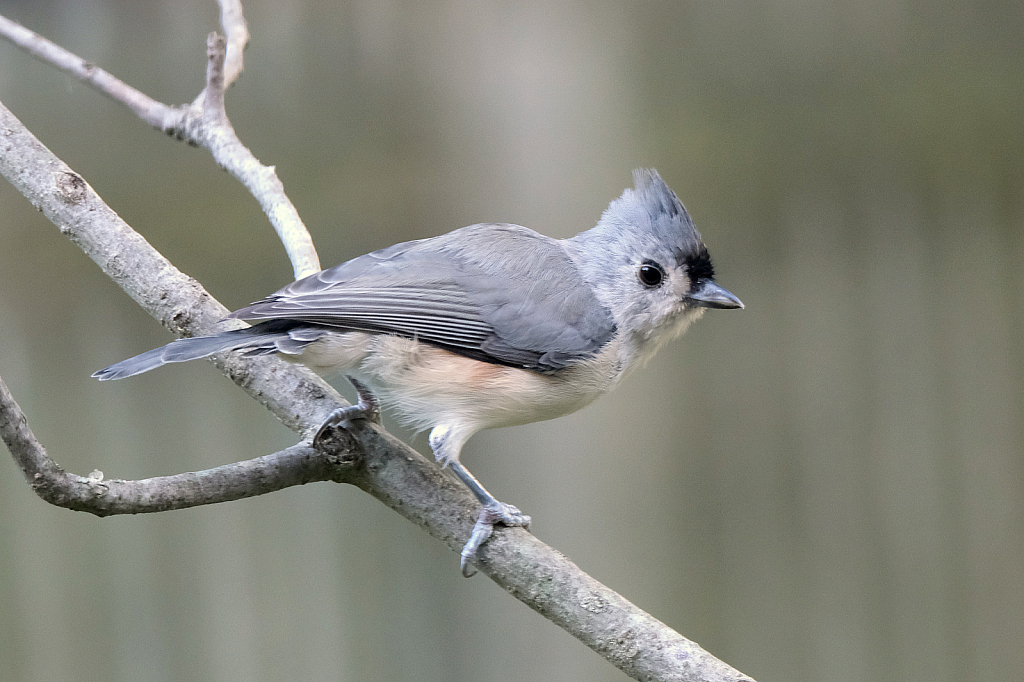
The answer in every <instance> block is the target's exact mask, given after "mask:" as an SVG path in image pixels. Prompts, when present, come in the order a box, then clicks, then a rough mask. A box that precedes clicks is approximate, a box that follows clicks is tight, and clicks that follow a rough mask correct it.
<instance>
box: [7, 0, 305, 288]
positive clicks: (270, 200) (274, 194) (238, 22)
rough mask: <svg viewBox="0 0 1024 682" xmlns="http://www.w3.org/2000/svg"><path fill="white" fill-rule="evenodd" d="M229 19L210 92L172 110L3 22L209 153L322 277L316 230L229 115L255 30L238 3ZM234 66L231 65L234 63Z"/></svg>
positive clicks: (52, 59) (301, 268) (212, 48)
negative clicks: (227, 96)
mask: <svg viewBox="0 0 1024 682" xmlns="http://www.w3.org/2000/svg"><path fill="white" fill-rule="evenodd" d="M220 6H221V19H222V21H223V22H225V23H224V28H225V31H226V32H227V34H228V36H229V37H230V42H229V41H228V40H226V39H225V38H223V37H221V36H217V35H216V34H210V36H209V37H208V39H207V72H206V73H207V76H206V78H207V81H206V88H204V90H203V92H201V93H200V94H199V96H198V97H197V98H196V99H195V101H193V102H192V103H191V104H189V105H182V106H180V107H171V106H168V105H167V104H163V103H161V102H158V101H156V100H154V99H152V98H151V97H149V96H148V95H145V94H143V93H141V92H139V91H138V90H136V89H135V88H133V87H131V86H130V85H128V84H127V83H125V82H124V81H121V80H119V79H118V78H115V77H114V76H112V75H111V74H109V73H107V72H106V71H104V70H103V69H101V68H99V67H97V66H95V65H94V64H90V63H89V62H87V61H85V60H84V59H82V58H81V57H78V56H77V55H75V54H72V53H71V52H69V51H67V50H65V49H64V48H63V47H60V46H59V45H55V44H54V43H52V42H50V41H49V40H47V39H46V38H44V37H42V36H41V35H39V34H37V33H35V32H33V31H30V30H29V29H27V28H25V27H23V26H21V25H20V24H18V23H16V22H14V21H11V20H10V19H7V18H6V17H4V16H0V36H2V37H4V38H6V39H7V40H9V41H10V42H11V43H13V44H14V45H17V46H18V47H20V48H21V49H23V50H25V51H26V52H28V53H29V54H31V55H32V56H33V57H36V58H37V59H40V60H41V61H44V62H47V63H49V64H52V65H53V66H56V67H57V68H58V69H60V70H61V71H64V72H65V73H69V74H71V75H72V76H74V77H76V78H78V79H79V80H81V81H83V82H84V83H87V84H88V85H90V86H92V87H93V88H95V89H96V90H98V91H99V92H101V93H103V94H104V95H106V96H108V97H110V98H111V99H113V100H115V101H117V102H120V103H121V104H124V105H125V106H127V107H128V108H129V109H131V110H132V111H133V112H135V114H136V115H137V116H138V117H139V118H141V119H142V120H143V121H145V122H146V123H149V124H150V125H152V126H155V127H156V128H158V129H159V130H161V131H163V132H165V133H167V134H168V135H171V136H173V137H176V138H177V139H180V140H184V141H186V142H188V143H189V144H193V145H196V146H199V147H204V148H205V149H207V150H209V151H210V153H211V154H213V158H214V160H215V161H216V162H217V163H218V164H219V165H220V166H221V167H222V168H224V170H226V171H228V172H229V173H231V175H233V176H234V177H235V178H236V179H237V180H239V181H240V182H241V183H242V184H243V185H245V187H246V189H248V190H249V192H251V193H252V195H253V196H254V197H256V199H257V200H258V201H259V202H260V207H261V208H262V209H263V212H264V213H265V214H266V215H267V217H268V218H269V219H270V222H271V224H272V225H273V226H274V229H275V230H276V231H277V234H278V237H279V238H280V239H281V243H282V244H284V247H285V251H287V253H288V259H289V260H290V261H291V263H292V268H293V270H294V272H295V278H296V279H300V278H302V277H305V276H307V275H311V274H313V273H314V272H317V271H319V270H320V269H321V268H320V259H319V257H318V256H317V253H316V248H315V247H314V246H313V239H312V238H311V237H310V236H309V231H308V230H306V226H305V225H304V224H303V222H302V219H301V218H300V217H299V213H298V211H296V210H295V206H294V205H293V204H292V202H291V200H290V199H289V198H288V196H287V195H286V194H285V192H284V185H283V184H282V183H281V180H280V179H279V178H278V177H277V172H276V171H275V170H274V167H273V166H264V165H263V164H261V163H260V162H259V160H258V159H257V158H256V157H255V156H254V155H253V153H252V152H251V151H249V149H248V148H247V147H246V146H245V145H243V144H242V142H241V140H239V139H238V136H237V135H235V131H234V128H232V126H231V123H230V121H229V120H228V116H227V112H226V111H225V109H224V91H225V89H226V88H227V87H229V86H230V85H231V84H232V83H233V82H234V81H235V80H236V79H237V78H238V76H239V75H240V74H241V72H242V51H243V49H244V47H245V43H246V42H247V41H248V36H249V32H248V30H247V29H246V26H245V19H244V18H243V17H242V7H241V4H240V3H239V2H237V0H220ZM229 56H230V60H229V61H228V62H227V66H225V63H226V60H227V59H228V57H229Z"/></svg>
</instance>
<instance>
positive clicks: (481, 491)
mask: <svg viewBox="0 0 1024 682" xmlns="http://www.w3.org/2000/svg"><path fill="white" fill-rule="evenodd" d="M448 466H449V467H451V470H452V471H453V472H454V473H455V475H456V476H458V477H459V480H460V481H462V482H463V483H465V484H466V487H467V488H469V489H470V490H472V491H473V494H474V495H476V499H478V500H480V504H482V505H483V508H482V509H481V510H480V515H479V516H477V519H476V524H474V526H473V533H472V534H471V535H470V536H469V541H468V542H466V545H465V547H463V548H462V559H461V562H460V566H461V568H462V575H464V576H466V577H467V578H469V577H470V576H472V575H474V574H475V573H476V569H475V568H473V566H472V562H474V561H475V560H476V551H477V550H478V549H479V548H480V545H482V544H483V543H484V541H485V540H487V538H489V537H491V533H492V532H494V524H496V523H500V524H502V525H505V526H522V527H523V528H529V527H530V517H529V516H527V515H526V514H524V513H522V512H521V511H519V509H518V508H516V507H513V506H512V505H511V504H506V503H504V502H499V501H498V500H497V499H495V497H494V495H491V494H490V493H489V492H487V489H486V488H484V487H483V486H482V485H480V481H478V480H476V477H475V476H473V474H471V473H469V470H468V469H466V467H464V466H462V463H461V462H459V461H458V460H453V461H450V462H448Z"/></svg>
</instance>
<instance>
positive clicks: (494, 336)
mask: <svg viewBox="0 0 1024 682" xmlns="http://www.w3.org/2000/svg"><path fill="white" fill-rule="evenodd" d="M230 317H234V318H240V319H246V320H257V319H288V320H301V321H304V322H306V323H309V324H315V325H323V326H326V327H334V328H341V329H356V330H367V331H379V332H385V333H393V334H398V335H401V336H406V337H409V338H416V339H419V340H421V341H426V342H429V343H433V344H435V345H438V346H441V347H443V348H447V349H449V350H452V351H454V352H457V353H461V354H463V355H467V356H469V357H473V358H476V359H479V360H484V361H486V362H493V363H497V364H503V365H511V366H515V367H525V368H528V369H534V370H539V371H549V370H555V369H559V368H562V367H565V366H568V365H571V364H573V363H574V362H578V361H580V360H583V359H585V358H588V357H590V356H592V355H593V354H594V353H596V352H597V351H598V350H599V349H600V348H601V347H602V346H603V345H604V344H606V343H607V342H608V341H609V340H610V339H611V337H612V335H613V334H614V332H615V325H614V322H613V320H612V317H611V313H610V312H609V311H608V310H607V309H606V308H604V307H603V306H602V305H601V304H600V303H599V302H598V301H597V299H596V297H595V296H594V295H593V293H592V292H591V290H590V288H589V287H587V286H586V285H585V284H584V283H583V281H582V279H581V278H580V275H579V273H578V272H577V270H576V267H575V266H574V265H573V263H572V261H571V260H570V259H569V258H568V256H567V255H566V252H565V250H564V248H563V246H562V243H561V242H560V241H558V240H555V239H551V238H549V237H545V236H543V235H540V234H537V233H536V232H534V231H532V230H529V229H527V228H525V227H519V226H517V225H503V224H502V225H496V224H488V225H473V226H471V227H466V228H462V229H461V230H455V231H454V232H450V233H448V234H446V235H442V236H440V237H434V238H432V239H424V240H419V241H414V242H405V243H402V244H396V245H395V246H392V247H389V248H387V249H382V250H381V251H375V252H373V253H370V254H367V255H365V256H361V257H359V258H356V259H353V260H351V261H348V262H347V263H343V264H341V265H339V266H337V267H334V268H330V269H328V270H324V271H322V272H319V273H316V274H315V275H311V276H309V277H307V278H305V279H301V280H298V281H297V282H293V283H292V284H289V285H288V286H286V287H285V288H283V289H281V290H280V291H278V292H277V293H275V294H273V295H271V296H268V297H267V298H266V299H264V300H262V301H258V302H256V303H254V304H253V305H251V306H248V307H246V308H243V309H241V310H238V311H236V312H234V313H232V314H231V315H230Z"/></svg>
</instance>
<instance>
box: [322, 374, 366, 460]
mask: <svg viewBox="0 0 1024 682" xmlns="http://www.w3.org/2000/svg"><path fill="white" fill-rule="evenodd" d="M345 378H346V379H348V380H349V383H351V384H352V385H353V386H354V387H355V389H356V395H358V396H359V402H357V403H356V404H355V405H349V406H348V407H339V408H338V409H336V410H335V411H334V412H331V413H330V414H329V415H328V416H327V419H325V420H324V423H323V424H321V425H320V428H319V429H317V431H316V435H315V436H313V445H314V446H315V445H317V444H318V443H319V442H320V441H321V440H322V439H323V436H324V433H326V432H327V431H330V430H331V429H335V428H337V427H339V426H342V425H343V424H345V423H346V422H349V423H351V422H352V421H354V420H356V419H366V420H368V421H371V422H373V423H374V424H379V423H380V402H379V401H378V400H377V396H375V395H374V394H373V391H371V390H370V388H369V387H368V386H367V385H366V384H364V383H363V382H361V381H359V380H358V379H356V378H354V377H351V376H347V375H346V376H345Z"/></svg>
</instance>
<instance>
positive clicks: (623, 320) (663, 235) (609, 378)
mask: <svg viewBox="0 0 1024 682" xmlns="http://www.w3.org/2000/svg"><path fill="white" fill-rule="evenodd" d="M633 177H634V181H635V186H636V188H635V189H626V190H625V191H624V192H623V193H622V196H621V197H619V198H618V199H616V200H615V201H613V202H612V203H611V204H610V205H609V206H608V208H607V210H605V212H604V214H603V215H602V216H601V220H600V221H598V223H597V226H596V227H594V228H592V229H590V230H587V231H586V232H581V233H580V234H578V235H576V236H575V237H572V238H570V239H552V238H551V237H545V236H544V235H541V234H538V233H537V232H534V231H533V230H530V229H527V228H525V227H520V226H519V225H509V224H502V223H488V224H482V225H471V226H469V227H464V228H462V229H459V230H455V231H453V232H449V233H448V234H444V235H441V236H438V237H432V238H429V239H420V240H416V241H410V242H404V243H401V244H395V245H394V246H390V247H388V248H386V249H381V250H380V251H374V252H373V253H369V254H366V255H365V256H360V257H358V258H354V259H352V260H350V261H348V262H346V263H342V264H341V265H339V266H337V267H334V268H330V269H328V270H322V271H320V272H318V273H316V274H313V275H310V276H309V277H306V278H304V279H300V280H298V281H295V282H293V283H291V284H289V285H288V286H286V287H284V288H283V289H281V290H280V291H278V292H277V293H274V294H271V295H270V296H268V297H267V298H265V299H263V300H261V301H258V302H256V303H253V304H252V305H250V306H247V307H245V308H242V309H241V310H237V311H235V312H233V313H231V315H229V316H228V317H230V318H237V319H243V320H262V321H261V322H258V323H256V324H254V325H253V326H251V327H248V328H246V329H238V330H233V331H227V332H222V333H220V334H214V335H212V336H203V337H197V338H189V339H179V340H177V341H173V342H171V343H169V344H167V345H166V346H163V347H161V348H156V349H154V350H151V351H149V352H146V353H143V354H141V355H137V356H135V357H133V358H129V359H128V360H124V361H122V362H119V363H117V364H115V365H111V366H110V367H107V368H106V369H102V370H100V371H98V372H96V373H95V374H93V376H94V377H96V378H98V379H101V380H109V379H123V378H125V377H130V376H133V375H136V374H140V373H142V372H148V371H149V370H151V369H154V368H156V367H159V366H161V365H164V364H167V363H170V362H184V361H186V360H195V359H197V358H203V357H206V356H209V355H212V354H214V353H219V352H223V351H240V352H242V353H243V354H245V355H265V354H270V353H282V354H284V355H285V356H286V357H290V358H291V359H294V360H297V361H298V362H301V363H303V364H305V365H308V366H309V367H311V368H313V369H314V370H316V371H318V372H321V373H335V372H343V373H345V374H346V375H347V376H348V378H349V380H350V381H352V383H353V384H354V385H355V386H356V388H357V390H358V391H359V395H360V401H359V404H358V405H355V406H351V407H348V408H344V409H342V410H339V411H337V412H335V413H334V414H333V415H331V417H330V418H329V419H328V420H327V422H325V424H324V426H323V427H321V430H320V432H319V433H318V434H317V437H318V438H319V436H320V434H322V433H323V431H324V429H325V428H330V427H333V426H337V425H338V424H340V423H342V422H344V421H346V420H351V419H356V418H361V417H367V416H374V415H375V414H376V400H375V399H374V397H373V394H374V393H376V394H378V395H379V396H380V398H381V400H382V402H383V403H384V404H385V405H387V406H389V407H390V408H391V409H393V410H394V411H395V412H396V413H397V414H398V416H399V417H400V419H401V420H402V421H403V422H406V423H408V424H410V425H411V426H413V427H415V428H417V429H421V430H426V429H430V430H431V431H430V439H429V440H430V447H431V449H432V450H433V452H434V456H435V457H436V458H437V461H438V462H440V463H441V464H442V466H447V467H449V468H451V470H452V471H453V472H454V473H455V474H456V476H458V477H459V479H461V480H462V481H463V482H464V483H465V484H466V486H468V487H469V488H470V490H472V491H473V493H474V494H475V495H476V497H477V499H479V500H480V503H481V504H482V505H483V507H482V509H481V512H480V515H479V518H478V520H477V523H476V525H475V527H474V529H473V534H472V536H471V537H470V540H469V542H467V543H466V546H465V548H464V549H463V551H462V560H461V564H462V571H463V574H464V575H467V576H469V575H472V574H473V573H474V572H475V570H474V569H473V568H472V564H473V563H474V562H475V561H476V551H477V549H478V548H479V547H480V545H481V544H482V543H483V542H484V541H485V540H486V539H487V538H488V537H489V536H490V534H491V532H492V529H493V526H494V524H495V523H501V524H504V525H508V526H524V527H525V526H528V525H529V523H530V518H529V517H528V516H526V515H525V514H523V513H521V512H520V511H519V510H518V509H516V508H515V507H513V506H512V505H508V504H505V503H503V502H499V501H498V500H496V499H495V498H494V497H493V496H492V495H491V494H490V493H488V492H487V491H486V490H485V489H484V487H483V486H482V485H480V483H479V482H478V481H477V480H476V478H474V477H473V475H472V474H470V473H469V471H468V470H467V469H466V468H465V467H464V466H463V465H462V464H461V463H460V462H459V453H460V451H461V450H462V446H463V444H464V443H465V442H466V440H467V439H469V437H470V436H472V435H473V434H474V433H476V432H477V431H480V430H482V429H489V428H495V427H499V426H514V425H518V424H526V423H529V422H534V421H540V420H544V419H553V418H555V417H560V416H562V415H566V414H569V413H571V412H575V411H576V410H578V409H580V408H582V407H584V406H586V405H589V404H590V403H591V402H593V401H594V400H595V399H596V398H597V397H598V396H600V395H602V394H604V393H606V392H608V391H609V390H611V389H612V388H614V387H615V386H616V385H617V384H618V383H619V382H620V381H621V380H622V379H623V378H624V377H625V376H626V375H627V374H628V373H629V372H630V371H631V370H633V369H635V368H636V367H639V366H640V365H642V364H643V363H644V362H645V361H646V360H647V359H649V358H650V357H651V356H652V355H653V354H654V353H655V351H657V349H658V348H660V347H661V346H662V345H663V344H664V343H666V342H667V341H669V340H671V339H673V338H674V337H676V336H678V335H679V334H681V333H682V332H683V331H684V330H685V329H686V327H687V326H688V325H689V324H690V323H691V322H692V321H694V320H696V319H697V318H699V317H700V316H701V315H702V314H703V312H704V309H706V308H742V307H743V304H742V303H741V302H740V300H739V299H738V298H736V297H735V296H734V295H733V294H731V293H730V292H728V291H727V290H725V289H724V288H722V287H721V286H719V285H718V284H717V283H716V282H715V280H714V270H713V269H712V266H711V258H710V256H709V255H708V250H707V248H706V247H705V246H704V242H703V241H702V240H701V236H700V234H699V233H698V232H697V230H696V228H695V227H694V226H693V222H692V221H691V220H690V216H689V215H688V214H687V212H686V209H685V208H684V207H683V204H682V202H681V201H680V200H679V198H678V197H677V196H676V195H675V193H674V192H673V191H672V190H671V189H669V188H668V186H667V185H666V184H665V183H664V182H663V181H662V179H661V178H660V177H659V176H658V173H657V172H656V171H654V170H637V171H635V172H634V173H633Z"/></svg>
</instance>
